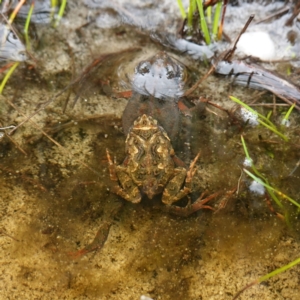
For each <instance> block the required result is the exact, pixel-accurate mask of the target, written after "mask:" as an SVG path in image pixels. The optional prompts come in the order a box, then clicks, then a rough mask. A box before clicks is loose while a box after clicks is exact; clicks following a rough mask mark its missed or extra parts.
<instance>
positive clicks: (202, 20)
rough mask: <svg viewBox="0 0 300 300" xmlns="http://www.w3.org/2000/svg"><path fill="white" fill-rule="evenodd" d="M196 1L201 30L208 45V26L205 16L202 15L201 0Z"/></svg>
mask: <svg viewBox="0 0 300 300" xmlns="http://www.w3.org/2000/svg"><path fill="white" fill-rule="evenodd" d="M196 3H197V6H198V9H199V14H200V25H201V30H202V32H203V35H204V39H205V42H206V44H207V45H209V44H210V35H209V31H208V27H207V24H206V20H205V16H204V10H203V3H202V0H196Z"/></svg>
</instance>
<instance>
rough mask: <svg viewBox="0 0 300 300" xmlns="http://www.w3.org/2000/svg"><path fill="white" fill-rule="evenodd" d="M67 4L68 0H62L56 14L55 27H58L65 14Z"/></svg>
mask: <svg viewBox="0 0 300 300" xmlns="http://www.w3.org/2000/svg"><path fill="white" fill-rule="evenodd" d="M66 6H67V0H62V2H61V5H60V8H59V11H58V14H57V16H56V21H55V24H54V27H56V26H57V25H58V23H59V22H60V20H61V18H62V16H63V14H64V11H65V9H66Z"/></svg>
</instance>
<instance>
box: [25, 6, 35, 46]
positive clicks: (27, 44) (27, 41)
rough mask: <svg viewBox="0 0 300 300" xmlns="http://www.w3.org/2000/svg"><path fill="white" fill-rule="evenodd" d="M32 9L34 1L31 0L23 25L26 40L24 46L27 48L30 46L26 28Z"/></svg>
mask: <svg viewBox="0 0 300 300" xmlns="http://www.w3.org/2000/svg"><path fill="white" fill-rule="evenodd" d="M33 9H34V2H32V3H31V5H30V9H29V11H28V15H27V18H26V22H25V26H24V35H25V41H26V48H27V49H29V48H30V42H29V36H28V29H29V24H30V20H31V16H32V12H33Z"/></svg>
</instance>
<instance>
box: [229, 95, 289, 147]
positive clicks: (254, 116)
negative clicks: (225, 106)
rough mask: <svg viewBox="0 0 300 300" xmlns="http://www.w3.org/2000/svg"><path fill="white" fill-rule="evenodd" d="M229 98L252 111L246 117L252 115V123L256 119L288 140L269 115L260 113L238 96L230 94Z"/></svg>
mask: <svg viewBox="0 0 300 300" xmlns="http://www.w3.org/2000/svg"><path fill="white" fill-rule="evenodd" d="M229 98H230V99H231V100H232V101H234V102H235V103H237V104H239V105H241V106H242V107H243V108H245V109H246V110H248V111H249V112H250V113H251V114H250V115H249V114H248V115H246V117H247V116H248V118H249V116H250V122H251V124H253V122H254V121H253V120H255V121H256V120H257V121H258V123H259V124H261V125H263V126H264V127H266V128H268V129H269V130H271V131H273V132H274V133H275V134H277V135H278V136H280V137H281V138H282V139H283V140H285V141H288V138H287V136H285V135H284V134H283V133H281V132H280V131H278V129H277V128H276V126H275V124H273V123H272V122H271V121H270V120H269V119H268V118H267V117H265V116H263V115H262V114H260V113H258V112H257V111H256V110H254V109H253V108H251V107H250V106H248V105H247V104H246V103H244V102H243V101H241V100H239V99H238V98H236V97H233V96H229Z"/></svg>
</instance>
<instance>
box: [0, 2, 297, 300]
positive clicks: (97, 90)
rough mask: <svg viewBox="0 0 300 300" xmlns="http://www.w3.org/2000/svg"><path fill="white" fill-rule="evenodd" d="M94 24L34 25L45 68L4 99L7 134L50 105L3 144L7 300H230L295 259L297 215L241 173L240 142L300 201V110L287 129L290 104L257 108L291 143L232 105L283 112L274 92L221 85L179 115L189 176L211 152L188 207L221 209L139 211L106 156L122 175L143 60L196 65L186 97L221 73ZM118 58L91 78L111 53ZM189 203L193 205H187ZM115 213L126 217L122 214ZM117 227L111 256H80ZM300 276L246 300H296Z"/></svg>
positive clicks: (291, 274) (78, 18) (1, 256)
mask: <svg viewBox="0 0 300 300" xmlns="http://www.w3.org/2000/svg"><path fill="white" fill-rule="evenodd" d="M92 13H93V10H92ZM90 14H91V10H90V9H88V8H87V7H86V6H85V5H83V4H82V3H81V1H73V2H72V3H71V2H70V3H69V6H68V10H67V13H66V16H65V18H64V19H63V22H62V24H61V25H60V27H58V28H52V27H50V26H46V25H45V26H37V35H38V36H39V44H38V46H36V48H34V51H33V52H34V58H36V62H37V63H36V65H35V67H34V68H31V67H29V65H27V64H20V66H19V67H18V69H17V70H16V71H15V73H14V75H13V77H12V78H10V80H9V82H8V84H7V86H6V87H5V90H4V92H3V94H2V95H1V97H0V101H1V104H0V112H1V118H0V125H1V126H9V125H12V124H14V125H17V124H20V123H21V122H22V121H24V120H25V118H26V117H28V116H30V115H31V114H32V113H33V112H35V111H37V110H38V109H40V108H43V109H41V110H40V111H39V112H38V113H37V114H36V115H35V116H34V117H33V118H32V119H31V120H30V121H27V122H25V123H24V124H23V125H22V126H20V127H19V128H18V129H17V130H16V132H15V133H14V134H13V135H11V136H8V135H6V136H4V137H3V138H2V139H1V140H0V175H1V176H0V199H1V201H0V247H1V251H0V278H1V280H0V291H1V293H0V299H91V300H92V299H107V300H110V299H112V300H113V299H118V300H119V299H122V300H123V299H124V300H127V299H128V300H129V299H132V300H134V299H140V297H141V296H142V295H145V296H148V297H150V298H152V299H155V300H158V299H187V300H189V299H191V300H194V299H197V300H200V299H201V300H212V299H218V300H219V299H222V300H223V299H224V300H227V299H228V300H229V299H233V297H234V295H235V294H236V293H237V292H238V291H239V290H240V289H242V288H243V287H244V286H246V285H247V284H249V283H251V282H252V281H254V280H256V279H258V278H260V277H262V276H264V275H266V274H267V273H269V272H271V271H273V270H275V269H277V268H279V267H281V266H283V265H285V264H288V263H290V262H291V261H293V260H295V259H297V258H298V257H299V253H300V244H299V229H300V227H299V220H298V215H299V214H298V211H297V209H296V207H295V206H294V205H292V204H291V203H290V202H288V201H287V200H286V199H285V200H284V199H283V198H280V197H279V196H278V197H279V198H280V201H281V203H282V205H281V206H278V205H277V204H276V203H275V201H273V199H272V198H271V197H270V196H266V195H267V194H263V195H261V194H260V193H259V192H252V191H251V190H250V189H249V187H250V186H251V184H253V182H252V179H251V178H250V177H248V176H246V174H245V173H244V172H242V169H243V168H244V167H245V165H244V164H243V163H244V161H245V152H244V149H243V146H242V142H241V135H243V137H244V139H245V142H246V144H247V147H248V151H249V153H250V156H251V157H252V159H253V162H254V164H255V166H256V168H257V170H258V171H259V172H260V173H261V174H262V175H263V176H264V177H265V178H267V179H268V181H269V183H270V185H272V186H273V187H276V189H277V190H279V191H281V192H282V193H285V194H287V195H288V196H290V197H292V198H293V199H295V200H296V201H297V200H299V199H300V193H299V177H300V168H298V167H297V163H298V162H299V159H300V157H299V144H300V140H299V136H300V131H299V126H298V124H299V122H300V117H299V113H298V112H295V111H293V112H292V114H291V118H290V121H291V124H290V127H288V128H287V127H286V128H285V127H282V126H280V122H281V119H282V115H283V113H286V111H287V109H288V107H286V106H276V107H271V108H270V107H267V108H264V107H258V108H257V107H256V108H257V110H258V111H259V112H260V113H262V114H263V115H267V114H268V113H269V111H270V110H272V116H271V120H272V121H273V122H274V123H275V124H276V125H277V127H278V128H279V129H280V130H281V132H283V133H284V134H285V135H286V136H287V137H288V139H289V141H288V142H286V141H284V140H283V139H282V138H281V137H280V136H277V135H276V134H274V133H273V132H271V131H269V130H268V129H267V128H266V127H263V126H257V127H252V126H251V124H249V122H248V121H246V122H244V121H243V120H242V119H241V116H240V112H239V108H238V106H236V105H235V104H234V103H233V102H232V101H231V100H229V98H228V95H234V96H235V97H238V98H240V99H243V101H245V102H247V103H250V102H253V101H254V102H255V101H256V103H254V104H258V103H260V104H261V103H264V104H268V105H269V104H270V105H272V103H273V101H274V98H273V95H271V94H270V93H267V92H265V93H261V91H258V92H257V91H253V90H250V89H247V88H240V87H236V86H235V85H233V84H231V82H230V81H229V80H227V79H226V78H223V77H217V76H215V75H212V76H210V77H209V78H208V79H207V80H206V81H205V82H203V83H202V84H201V86H200V88H199V89H197V90H196V91H195V93H194V95H192V96H191V97H190V98H189V99H185V101H186V103H188V104H189V106H190V108H194V110H193V109H192V110H191V115H188V116H186V115H184V114H182V132H181V134H180V135H179V136H178V138H176V140H175V141H174V140H173V141H172V142H173V144H174V148H175V152H176V155H177V156H178V157H179V158H180V159H181V160H182V161H184V162H185V163H186V164H187V165H188V164H189V163H190V162H191V161H192V160H193V159H194V158H195V157H196V155H197V154H198V153H199V152H200V158H199V160H198V161H197V163H196V172H195V175H194V177H193V180H192V192H191V194H190V195H189V198H190V200H191V201H192V202H193V201H196V200H197V199H198V198H199V197H200V195H201V194H202V193H203V192H206V195H211V194H213V193H215V192H218V193H219V194H218V197H216V198H214V199H213V200H212V201H210V202H209V203H208V205H210V206H211V209H202V210H199V211H198V212H196V213H194V214H192V215H190V216H189V217H181V216H174V215H172V214H170V213H168V212H166V209H165V207H164V204H162V203H161V195H158V196H156V197H154V199H152V200H149V199H147V198H146V197H144V198H143V199H142V201H141V203H139V204H133V203H130V202H128V201H125V200H123V199H121V198H120V197H118V196H117V195H115V194H113V193H111V184H112V183H111V180H110V176H109V170H108V160H107V156H106V149H109V151H110V153H111V156H112V158H113V159H114V160H115V161H116V164H117V165H120V164H122V162H123V161H124V159H125V139H126V137H125V135H124V133H123V128H122V121H121V117H122V114H123V111H124V109H125V106H126V104H127V103H128V99H127V98H126V97H125V95H126V92H128V90H131V78H132V75H133V74H134V68H135V66H136V65H137V63H139V62H140V61H142V60H144V59H146V58H148V57H149V56H153V55H154V54H156V53H158V52H160V51H162V50H165V51H167V53H168V54H169V55H171V56H172V57H173V58H174V59H178V60H179V61H180V62H181V63H183V64H184V65H185V66H186V67H187V68H188V74H189V79H188V80H189V81H188V82H187V85H188V86H187V87H186V89H187V88H189V87H190V86H191V85H192V84H193V83H195V81H196V80H197V79H198V78H200V77H201V76H202V75H203V74H205V72H206V71H208V69H209V67H210V66H209V65H208V64H207V62H206V63H203V62H199V61H194V60H192V58H190V57H188V55H184V54H180V53H178V52H176V51H173V50H171V49H166V48H165V47H164V46H162V45H160V44H158V43H156V42H153V41H152V40H151V39H150V38H149V32H147V31H145V30H141V28H135V27H134V26H128V25H126V24H125V25H124V24H123V25H120V26H119V27H116V28H106V29H103V28H99V27H98V26H96V24H95V22H94V21H91V22H87V21H86V20H90V19H89V16H90ZM96 15H97V14H96ZM126 49H127V50H126ZM128 49H129V50H128ZM121 50H124V52H122V53H121V54H120V55H117V56H113V58H111V59H107V60H104V62H103V63H101V64H100V65H97V64H95V66H96V67H95V68H93V69H92V71H91V72H86V73H84V72H85V71H83V70H86V67H87V66H91V64H92V63H93V62H95V60H97V59H98V60H99V59H100V58H101V59H102V58H103V55H104V54H107V53H112V52H120V51H121ZM278 68H279V67H278ZM295 73H296V71H295ZM83 75H84V76H83ZM76 79H78V80H77V81H76V84H73V86H71V87H70V88H69V89H66V91H65V92H64V93H62V94H59V93H60V92H61V91H62V90H63V89H64V88H65V87H66V86H67V85H68V84H69V83H70V82H73V83H74V80H76ZM58 94H59V95H58ZM127 94H128V93H127ZM200 96H205V97H206V98H207V99H209V100H210V101H212V102H213V104H215V105H214V106H213V105H209V104H206V105H204V106H203V107H202V108H201V110H200V111H198V110H197V109H195V107H194V105H193V104H192V101H193V100H196V99H199V97H200ZM50 99H52V100H53V101H49V100H50ZM276 101H277V103H281V104H283V103H282V101H280V100H278V99H277V100H276ZM218 107H221V108H222V109H219V108H218ZM223 109H227V112H225V111H224V110H223ZM168 117H169V118H170V119H172V116H171V117H170V116H168ZM187 124H188V125H187ZM6 132H7V131H6ZM298 165H299V163H298ZM249 170H250V169H249ZM187 203H188V198H184V199H182V200H181V201H179V203H178V205H179V206H181V207H184V206H185V205H186V204H187ZM116 207H117V208H119V207H121V209H120V210H119V212H118V213H117V214H114V215H113V216H112V212H113V211H114V210H115V209H116ZM284 217H285V219H284ZM108 223H109V224H110V223H111V227H110V232H109V234H108V237H107V240H106V242H105V244H104V245H103V247H102V248H101V249H98V250H97V251H91V252H89V253H87V254H85V255H80V253H81V252H78V251H80V250H82V249H84V248H85V247H86V246H88V245H90V244H91V243H92V242H93V240H94V238H95V236H96V233H97V232H98V230H99V228H103V226H105V224H108ZM101 226H102V227H101ZM99 248H100V247H99ZM298 273H299V266H295V267H294V268H292V269H290V270H288V271H286V272H285V273H282V274H280V275H277V276H275V277H273V278H271V279H270V280H268V281H265V282H263V283H261V284H260V285H255V286H253V287H251V288H250V289H248V290H246V291H245V292H244V293H243V294H242V295H241V296H240V298H239V299H244V300H248V299H259V298H261V299H278V300H281V299H287V300H297V299H299V298H300V291H299V283H300V282H299V281H300V278H299V275H298Z"/></svg>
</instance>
